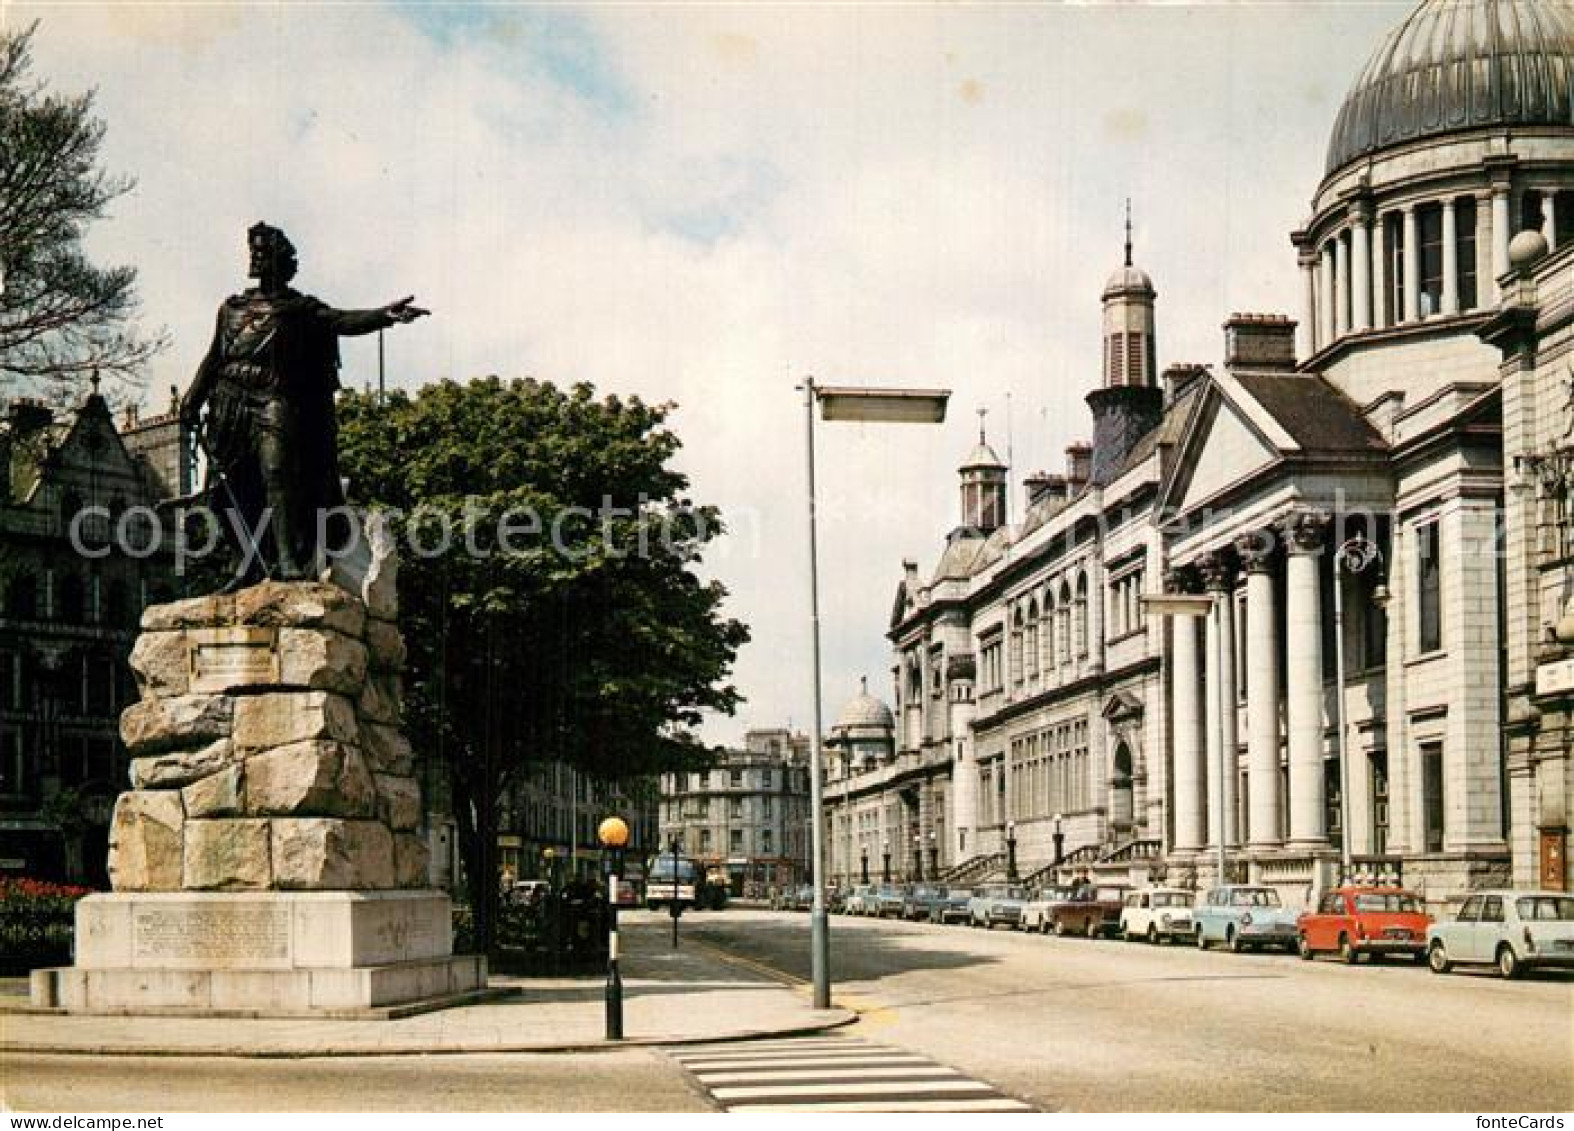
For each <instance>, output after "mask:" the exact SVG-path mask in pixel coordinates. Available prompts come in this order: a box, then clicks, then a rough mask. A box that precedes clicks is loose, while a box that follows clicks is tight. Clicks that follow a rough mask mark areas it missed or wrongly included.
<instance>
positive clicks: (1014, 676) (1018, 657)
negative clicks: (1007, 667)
mask: <svg viewBox="0 0 1574 1131" xmlns="http://www.w3.org/2000/svg"><path fill="white" fill-rule="evenodd" d="M1011 682H1012V683H1015V684H1019V683H1021V682H1022V606H1021V605H1018V606H1017V608H1016V612H1015V613H1013V614H1012V617H1011Z"/></svg>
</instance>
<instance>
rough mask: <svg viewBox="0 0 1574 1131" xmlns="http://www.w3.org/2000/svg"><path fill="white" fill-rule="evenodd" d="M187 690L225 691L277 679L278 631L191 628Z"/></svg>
mask: <svg viewBox="0 0 1574 1131" xmlns="http://www.w3.org/2000/svg"><path fill="white" fill-rule="evenodd" d="M187 639H188V640H189V641H190V642H191V690H193V691H205V692H215V691H228V690H229V689H230V688H232V687H242V686H246V685H250V684H269V683H277V682H278V681H279V633H278V630H277V629H272V628H194V629H190V630H188V632H187Z"/></svg>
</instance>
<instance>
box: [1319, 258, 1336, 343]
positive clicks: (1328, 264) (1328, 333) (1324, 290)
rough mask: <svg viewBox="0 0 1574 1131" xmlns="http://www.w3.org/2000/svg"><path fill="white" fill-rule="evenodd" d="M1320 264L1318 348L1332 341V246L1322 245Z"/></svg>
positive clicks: (1333, 284)
mask: <svg viewBox="0 0 1574 1131" xmlns="http://www.w3.org/2000/svg"><path fill="white" fill-rule="evenodd" d="M1321 259H1322V264H1321V266H1319V267H1318V270H1317V297H1318V298H1319V299H1320V300H1321V312H1320V316H1319V317H1318V319H1317V341H1318V344H1319V347H1324V346H1327V345H1329V344H1330V343H1331V342H1332V341H1333V340H1334V290H1335V283H1334V249H1333V245H1332V244H1326V243H1325V244H1323V250H1322V255H1321Z"/></svg>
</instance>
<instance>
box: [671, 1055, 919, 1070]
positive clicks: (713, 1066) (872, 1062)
mask: <svg viewBox="0 0 1574 1131" xmlns="http://www.w3.org/2000/svg"><path fill="white" fill-rule="evenodd" d="M933 1063H934V1062H933V1061H932V1060H930V1059H929V1058H928V1057H923V1056H911V1055H908V1054H906V1053H887V1054H886V1055H883V1056H882V1055H879V1054H877V1053H860V1054H859V1055H857V1056H784V1057H781V1058H780V1059H778V1060H703V1061H689V1062H688V1063H686V1064H684V1065H683V1067H684V1068H687V1069H688V1070H689V1071H690V1072H693V1073H695V1074H696V1075H698V1074H699V1073H701V1072H731V1071H741V1070H743V1069H745V1068H759V1069H769V1068H845V1067H850V1066H852V1065H856V1064H862V1065H867V1066H869V1067H877V1066H879V1065H882V1064H933Z"/></svg>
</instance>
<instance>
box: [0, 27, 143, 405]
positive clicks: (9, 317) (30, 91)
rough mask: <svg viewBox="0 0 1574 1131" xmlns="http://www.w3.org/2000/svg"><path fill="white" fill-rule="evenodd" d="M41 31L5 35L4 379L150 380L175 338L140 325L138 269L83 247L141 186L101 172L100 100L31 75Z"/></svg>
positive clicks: (1, 97)
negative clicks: (103, 260)
mask: <svg viewBox="0 0 1574 1131" xmlns="http://www.w3.org/2000/svg"><path fill="white" fill-rule="evenodd" d="M36 27H37V25H36V24H35V25H34V26H33V27H29V28H27V29H25V30H22V31H9V32H8V31H0V378H4V379H5V383H6V384H8V385H15V384H31V385H33V386H36V387H40V389H41V391H47V390H48V389H49V387H50V386H51V385H60V384H69V383H71V382H73V381H76V382H80V381H81V380H83V379H85V378H86V377H88V376H89V375H91V374H93V373H99V374H101V375H102V376H104V377H106V378H110V379H112V380H118V381H120V382H122V383H124V384H127V385H132V386H136V385H140V384H141V383H142V381H143V380H144V374H143V373H142V368H143V366H144V364H145V363H146V362H147V361H148V359H149V358H151V357H152V356H153V355H154V354H155V353H157V352H158V351H159V350H161V349H162V348H163V347H164V345H165V339H164V338H163V336H162V335H160V336H158V337H155V338H144V337H142V336H140V335H139V334H138V333H137V332H136V331H135V329H134V328H132V327H131V325H130V322H131V320H132V319H133V318H134V317H135V315H136V312H137V297H136V278H137V273H136V269H135V268H132V267H108V268H104V267H97V266H95V265H94V264H92V263H90V262H89V261H88V259H87V257H86V256H85V255H84V254H83V251H82V246H81V241H82V234H83V231H84V229H85V228H86V226H87V225H88V224H89V223H90V222H91V221H93V220H96V219H99V218H101V217H102V216H103V215H104V212H105V209H106V208H107V207H108V205H109V204H110V203H111V202H112V201H114V200H116V199H117V198H119V197H121V196H123V195H124V194H125V193H127V192H129V191H130V190H131V188H132V181H131V180H130V179H129V178H126V177H115V176H110V175H109V174H108V173H106V172H104V171H103V170H102V169H101V168H99V164H98V158H99V147H100V145H101V144H102V142H103V140H104V123H103V122H101V121H100V120H98V119H97V118H95V117H93V95H92V93H86V94H79V95H75V96H64V95H60V94H53V93H50V92H49V91H48V89H47V88H46V87H45V85H44V84H42V83H38V82H35V81H34V80H33V79H32V78H31V76H30V74H29V72H30V69H31V64H32V53H31V45H32V38H33V33H34V31H35V30H36Z"/></svg>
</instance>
